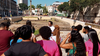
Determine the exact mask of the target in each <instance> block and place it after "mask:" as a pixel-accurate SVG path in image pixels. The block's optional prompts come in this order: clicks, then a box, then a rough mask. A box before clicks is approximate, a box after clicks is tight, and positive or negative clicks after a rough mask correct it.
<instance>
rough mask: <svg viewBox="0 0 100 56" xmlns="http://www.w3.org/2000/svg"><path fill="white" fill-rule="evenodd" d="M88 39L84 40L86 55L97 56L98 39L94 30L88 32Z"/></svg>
mask: <svg viewBox="0 0 100 56" xmlns="http://www.w3.org/2000/svg"><path fill="white" fill-rule="evenodd" d="M88 35H89V40H88V41H87V42H85V46H86V54H87V56H98V55H99V51H100V46H99V39H98V36H97V34H96V33H95V32H94V31H91V32H89V34H88Z"/></svg>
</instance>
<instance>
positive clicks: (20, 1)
mask: <svg viewBox="0 0 100 56" xmlns="http://www.w3.org/2000/svg"><path fill="white" fill-rule="evenodd" d="M20 3H24V4H26V5H27V6H28V0H17V5H18V6H19V4H20Z"/></svg>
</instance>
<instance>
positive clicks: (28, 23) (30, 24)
mask: <svg viewBox="0 0 100 56" xmlns="http://www.w3.org/2000/svg"><path fill="white" fill-rule="evenodd" d="M26 25H29V26H31V28H32V33H35V28H34V26H32V23H31V21H30V20H27V21H26Z"/></svg>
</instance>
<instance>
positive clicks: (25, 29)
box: [19, 25, 32, 40]
mask: <svg viewBox="0 0 100 56" xmlns="http://www.w3.org/2000/svg"><path fill="white" fill-rule="evenodd" d="M19 31H20V36H21V38H22V39H24V40H27V39H29V38H30V37H31V34H32V29H31V27H30V26H28V25H24V26H22V27H21V28H20V30H19Z"/></svg>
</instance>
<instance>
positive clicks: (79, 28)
mask: <svg viewBox="0 0 100 56" xmlns="http://www.w3.org/2000/svg"><path fill="white" fill-rule="evenodd" d="M74 30H76V31H78V32H80V30H82V25H77V26H75V28H74Z"/></svg>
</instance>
